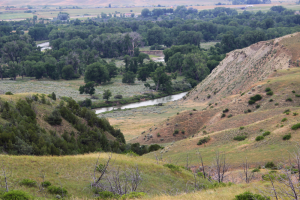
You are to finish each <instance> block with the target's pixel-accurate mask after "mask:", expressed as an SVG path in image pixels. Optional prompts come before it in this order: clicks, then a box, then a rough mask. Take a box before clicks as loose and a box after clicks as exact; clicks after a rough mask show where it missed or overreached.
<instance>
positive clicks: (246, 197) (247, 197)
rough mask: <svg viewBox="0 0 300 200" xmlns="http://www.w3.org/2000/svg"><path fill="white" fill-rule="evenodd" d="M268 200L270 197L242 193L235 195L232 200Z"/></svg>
mask: <svg viewBox="0 0 300 200" xmlns="http://www.w3.org/2000/svg"><path fill="white" fill-rule="evenodd" d="M254 199H255V200H270V197H264V196H262V195H260V194H253V193H251V192H244V193H242V194H239V195H236V196H235V198H234V200H254Z"/></svg>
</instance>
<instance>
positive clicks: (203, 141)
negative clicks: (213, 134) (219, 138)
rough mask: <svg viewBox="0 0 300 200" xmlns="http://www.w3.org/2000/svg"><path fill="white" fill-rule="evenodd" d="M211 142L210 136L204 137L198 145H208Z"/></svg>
mask: <svg viewBox="0 0 300 200" xmlns="http://www.w3.org/2000/svg"><path fill="white" fill-rule="evenodd" d="M209 140H210V137H209V136H208V137H204V138H202V139H200V140H199V141H198V143H197V145H202V144H205V143H207V142H208V141H209Z"/></svg>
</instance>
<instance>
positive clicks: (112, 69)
mask: <svg viewBox="0 0 300 200" xmlns="http://www.w3.org/2000/svg"><path fill="white" fill-rule="evenodd" d="M106 68H107V70H108V73H109V78H114V77H116V76H117V75H118V68H117V66H116V64H115V62H110V63H108V64H107V65H106Z"/></svg>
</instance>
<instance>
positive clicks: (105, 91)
mask: <svg viewBox="0 0 300 200" xmlns="http://www.w3.org/2000/svg"><path fill="white" fill-rule="evenodd" d="M111 95H112V94H111V91H110V90H104V93H103V99H106V101H108V99H109V98H110V97H111Z"/></svg>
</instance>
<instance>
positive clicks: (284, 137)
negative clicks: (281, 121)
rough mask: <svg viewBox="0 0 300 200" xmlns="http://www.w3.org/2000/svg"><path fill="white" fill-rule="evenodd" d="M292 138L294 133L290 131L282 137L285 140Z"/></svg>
mask: <svg viewBox="0 0 300 200" xmlns="http://www.w3.org/2000/svg"><path fill="white" fill-rule="evenodd" d="M291 138H292V135H291V134H290V133H289V134H286V135H284V136H283V137H282V139H283V140H289V139H291Z"/></svg>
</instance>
